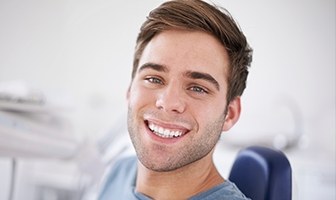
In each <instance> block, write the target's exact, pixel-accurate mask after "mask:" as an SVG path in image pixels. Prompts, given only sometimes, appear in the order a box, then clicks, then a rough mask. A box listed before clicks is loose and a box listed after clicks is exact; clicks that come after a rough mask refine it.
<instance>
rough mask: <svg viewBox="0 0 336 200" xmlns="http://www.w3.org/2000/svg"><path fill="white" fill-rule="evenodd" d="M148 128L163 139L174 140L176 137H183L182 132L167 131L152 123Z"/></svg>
mask: <svg viewBox="0 0 336 200" xmlns="http://www.w3.org/2000/svg"><path fill="white" fill-rule="evenodd" d="M148 127H149V129H150V130H151V131H153V133H155V135H157V136H160V137H163V138H174V137H180V136H181V135H182V131H172V130H169V129H165V128H163V127H159V126H157V125H155V124H152V123H150V124H149V125H148Z"/></svg>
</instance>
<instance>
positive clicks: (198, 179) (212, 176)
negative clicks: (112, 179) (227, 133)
mask: <svg viewBox="0 0 336 200" xmlns="http://www.w3.org/2000/svg"><path fill="white" fill-rule="evenodd" d="M223 182H224V179H223V178H222V177H221V175H220V174H219V172H218V171H217V169H216V167H215V165H214V163H213V160H212V154H211V153H210V155H208V156H206V157H204V158H202V159H201V160H198V161H196V162H194V163H192V164H189V165H187V166H184V167H182V168H180V169H177V170H174V171H170V172H155V171H152V170H150V169H147V168H146V167H145V166H143V165H142V164H141V163H140V162H139V164H138V174H137V181H136V190H137V192H140V193H142V194H145V195H147V196H149V197H151V198H153V199H167V198H172V195H174V199H187V198H189V197H191V196H193V195H196V194H198V193H200V192H204V191H207V190H209V189H210V188H212V187H214V186H217V185H219V184H221V183H223Z"/></svg>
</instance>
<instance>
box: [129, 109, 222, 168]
mask: <svg viewBox="0 0 336 200" xmlns="http://www.w3.org/2000/svg"><path fill="white" fill-rule="evenodd" d="M140 116H141V114H140ZM127 119H128V120H127V122H128V131H129V135H130V138H131V141H132V143H133V146H134V148H135V151H136V153H137V156H138V159H139V161H140V162H141V163H142V164H143V165H144V166H145V167H146V168H148V169H150V170H153V171H157V172H168V171H173V170H176V169H179V168H181V167H184V166H187V165H189V164H191V163H194V162H196V161H198V160H200V159H202V158H204V157H205V156H206V155H208V154H209V153H210V152H211V151H212V150H213V148H214V147H215V146H216V144H217V142H218V140H219V138H220V135H221V132H222V127H223V125H224V121H225V114H224V113H223V114H222V115H221V116H219V117H218V118H217V120H215V121H213V122H209V123H208V124H207V125H206V126H205V128H204V129H202V130H199V129H198V132H197V133H196V132H194V131H191V132H189V133H187V135H185V136H183V137H189V139H188V144H186V145H183V146H180V149H178V150H177V151H175V153H174V154H172V153H162V154H160V156H164V159H161V161H160V162H157V161H156V160H155V156H154V155H155V154H154V152H153V151H157V152H168V151H169V149H168V147H167V146H165V145H155V146H152V147H151V148H149V147H148V146H146V145H145V144H144V142H143V141H142V136H141V135H143V133H140V131H141V130H143V129H141V124H144V122H143V121H141V120H140V119H142V118H139V117H138V116H137V115H136V113H135V112H134V111H133V110H132V108H130V107H129V108H128V117H127ZM184 139H185V138H184Z"/></svg>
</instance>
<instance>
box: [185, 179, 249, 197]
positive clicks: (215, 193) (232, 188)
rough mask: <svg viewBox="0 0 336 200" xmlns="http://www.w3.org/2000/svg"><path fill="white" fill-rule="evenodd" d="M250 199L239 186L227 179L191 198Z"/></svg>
mask: <svg viewBox="0 0 336 200" xmlns="http://www.w3.org/2000/svg"><path fill="white" fill-rule="evenodd" d="M199 199H202V200H215V199H222V200H250V199H249V198H247V197H245V195H244V194H243V193H242V192H241V191H240V190H239V189H238V188H237V186H236V185H235V184H234V183H232V182H230V181H228V180H227V181H225V182H224V183H222V184H220V185H218V186H216V187H214V188H212V189H210V190H208V191H206V192H203V193H201V194H198V195H196V196H194V197H192V198H191V199H190V200H199Z"/></svg>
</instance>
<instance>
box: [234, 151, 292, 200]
mask: <svg viewBox="0 0 336 200" xmlns="http://www.w3.org/2000/svg"><path fill="white" fill-rule="evenodd" d="M291 171H292V170H291V166H290V163H289V161H288V159H287V157H286V156H285V154H283V153H282V152H281V151H277V150H273V149H270V148H267V147H260V146H252V147H248V148H246V149H243V150H241V151H240V152H239V153H238V155H237V157H236V159H235V161H234V163H233V166H232V168H231V171H230V174H229V180H230V181H232V182H234V183H235V184H236V185H237V187H238V188H239V189H240V190H241V191H242V192H243V193H244V194H245V195H246V196H247V197H249V198H251V199H252V200H291V199H292V172H291Z"/></svg>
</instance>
